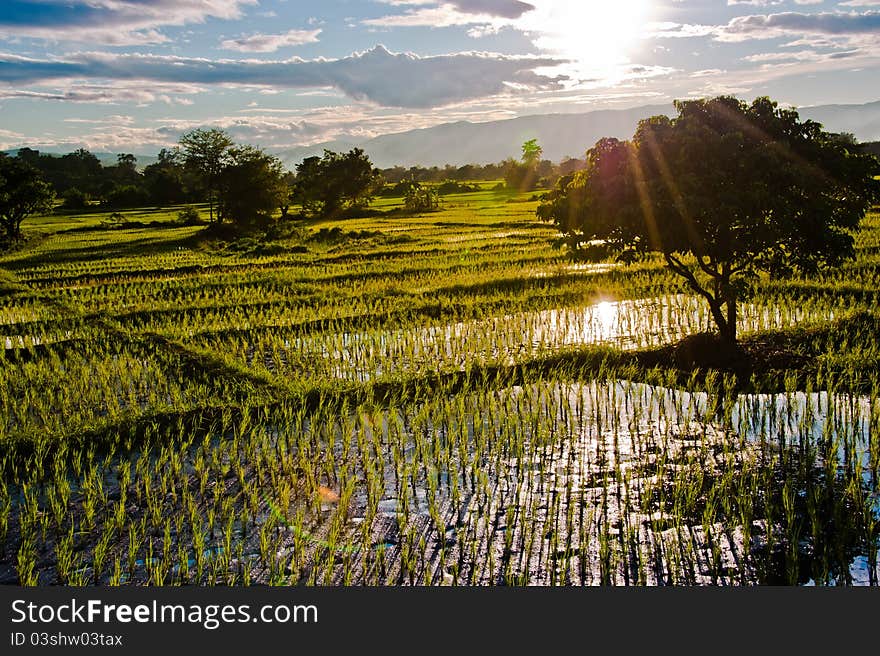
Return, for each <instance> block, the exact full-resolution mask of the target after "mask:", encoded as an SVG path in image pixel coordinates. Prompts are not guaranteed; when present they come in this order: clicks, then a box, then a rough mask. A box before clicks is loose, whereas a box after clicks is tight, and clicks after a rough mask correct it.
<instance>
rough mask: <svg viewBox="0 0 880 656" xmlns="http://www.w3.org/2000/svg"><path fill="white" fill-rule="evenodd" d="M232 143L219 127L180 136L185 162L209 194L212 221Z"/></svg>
mask: <svg viewBox="0 0 880 656" xmlns="http://www.w3.org/2000/svg"><path fill="white" fill-rule="evenodd" d="M232 145H233V143H232V139H231V138H230V137H229V135H228V134H226V132H224V131H223V130H220V129H217V128H211V129H209V130H204V129H197V130H191V131H190V132H187V133H186V134H184V135H183V136H182V137H180V147H181V149H182V152H183V159H184V162H185V163H186V165H187V166H188V167H190V168H191V169H192V170H193V171H194V172H195V173H196V175H197V176H198V178H199V179H200V181H201V183H202V185H203V186H204V189H205V192H206V194H207V197H208V208H209V218H210V220H211V221H213V220H214V202H215V199H216V195H217V184H218V180H219V177H220V173H221V172H222V171H223V167H224V165H225V160H226V157H227V155H228V152H229V149H230V148H231V147H232Z"/></svg>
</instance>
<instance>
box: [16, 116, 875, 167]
mask: <svg viewBox="0 0 880 656" xmlns="http://www.w3.org/2000/svg"><path fill="white" fill-rule="evenodd" d="M799 112H800V115H801V117H802V118H810V119H813V120H814V121H818V122H820V123H822V125H824V126H825V129H826V130H829V131H832V132H851V133H852V134H854V135H855V136H856V138H857V139H858V140H859V141H862V142H867V141H877V140H880V101H877V102H871V103H866V104H864V105H817V106H815V107H803V108H800V109H799ZM674 113H675V111H674V109H673V107H672V105H671V104H669V105H646V106H643V107H635V108H631V109H606V110H598V111H593V112H585V113H579V114H536V115H533V116H521V117H519V118H513V119H507V120H502V121H489V122H486V123H471V122H468V121H458V122H456V123H443V124H441V125H435V126H434V127H430V128H424V129H419V130H409V131H407V132H399V133H395V134H384V135H381V136H378V137H374V138H372V139H369V140H366V141H349V140H337V141H328V142H325V143H318V144H313V145H311V146H299V147H295V148H287V149H282V150H278V149H276V150H274V151H273V152H274V154H275V155H277V156H278V157H280V158H281V160H282V161H283V162H284V164H285V166H287V167H288V168H290V169H292V168H293V167H294V166H295V165H296V164H298V163H299V162H301V161H302V160H303V159H305V158H306V157H310V156H312V155H321V154H322V153H323V151H324V149H325V148H327V149H329V150H334V151H336V152H344V151H347V150H350V149H352V148H354V147H356V146H357V147H360V148H363V149H364V150H365V151H366V153H367V154H368V155H369V156H370V159H372V161H373V163H374V164H375V165H376V166H379V167H381V168H386V167H391V166H396V165H401V166H407V167H409V166H443V165H445V164H453V165H462V164H488V163H491V162H500V161H501V160H503V159H506V158H508V157H514V158H518V157H519V156H520V155H521V151H520V146H521V145H522V143H523V142H524V141H527V140H529V139H537V140H538V143H539V144H541V147H542V148H543V149H544V157H545V158H547V159H550V160H553V161H554V162H558V161H559V160H561V159H563V158H565V157H583V155H584V152H585V151H586V150H587V148H589V147H590V146H592V145H593V144H594V143H596V140H598V139H600V138H601V137H618V138H621V139H626V138H629V137H631V136H632V134H633V131H634V130H635V126H636V123H638V121H639V120H640V119H643V118H647V117H649V116H654V115H656V114H666V115H673V114H674ZM32 147H33V148H36V149H40V148H39V146H32ZM17 150H18V149H17V148H13V149H10V150H8V151H6V152H8V153H10V154H15V153H16V152H17ZM42 152H52V149H46V150H45V151H42ZM58 154H60V153H58ZM95 155H96V156H97V157H98V159H99V160H101V162H102V163H103V164H106V165H111V164H115V163H116V153H106V152H96V153H95ZM136 157H137V160H138V167H139V168H143V167H144V166H147V165H148V164H151V163H153V162H155V161H156V156H155V154H153V155H136Z"/></svg>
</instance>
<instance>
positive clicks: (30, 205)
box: [0, 155, 55, 239]
mask: <svg viewBox="0 0 880 656" xmlns="http://www.w3.org/2000/svg"><path fill="white" fill-rule="evenodd" d="M54 200H55V194H54V193H53V192H52V187H51V186H50V185H49V184H48V183H47V182H44V181H43V179H42V178H41V177H40V173H39V171H37V169H35V168H34V167H33V166H31V165H30V164H27V163H25V162H23V161H21V160H20V159H18V158H13V157H7V156H5V155H0V225H2V226H3V228H4V229H5V230H6V236H7V237H8V238H9V239H15V238H16V237H19V236H20V235H21V223H22V221H24V220H25V219H26V218H27V217H28V216H30V215H31V214H36V213H38V212H45V211H48V210H50V209H51V208H52V203H53V202H54Z"/></svg>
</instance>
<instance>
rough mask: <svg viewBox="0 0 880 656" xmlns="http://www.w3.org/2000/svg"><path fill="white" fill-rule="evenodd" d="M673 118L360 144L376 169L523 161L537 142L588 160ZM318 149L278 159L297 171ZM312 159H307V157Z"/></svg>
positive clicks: (431, 131)
mask: <svg viewBox="0 0 880 656" xmlns="http://www.w3.org/2000/svg"><path fill="white" fill-rule="evenodd" d="M664 113H665V114H669V113H672V105H652V106H646V107H636V108H634V109H622V110H617V109H609V110H600V111H595V112H588V113H585V114H543V115H535V116H522V117H520V118H513V119H507V120H502V121H490V122H487V123H470V122H468V121H458V122H456V123H443V124H441V125H435V126H434V127H430V128H423V129H419V130H410V131H408V132H400V133H397V134H385V135H381V136H378V137H375V138H373V139H370V140H368V141H364V142H361V143H359V144H352V145H351V146H349V148H350V147H352V146H354V145H357V146H359V147H361V148H363V149H364V150H365V151H366V153H367V154H368V155H369V156H370V159H371V160H372V161H373V163H374V164H375V165H376V166H379V167H382V168H385V167H390V166H395V165H398V164H399V165H401V166H407V167H408V166H417V165H422V166H434V165H436V166H443V165H444V164H455V165H461V164H487V163H489V162H500V161H501V160H503V159H506V158H508V157H515V158H519V157H520V155H521V154H522V152H521V150H520V146H521V145H522V143H523V142H524V141H527V140H528V139H537V140H538V143H539V144H541V147H542V148H543V149H544V157H545V158H546V159H550V160H553V161H559V160H561V159H563V158H564V157H583V154H584V152H585V151H586V149H587V148H588V147H589V146H592V145H593V144H594V143H595V142H596V140H597V139H600V138H602V137H619V138H626V137H630V136H632V133H633V129H634V128H635V125H636V123H637V122H638V121H639V119H642V118H646V117H648V116H653V115H655V114H664ZM325 147H326V148H330V150H335V149H334V148H333V147H331V146H330V145H327V144H316V145H315V146H312V147H311V148H310V149H301V148H297V149H291V150H285V151H281V152H279V153H277V154H278V156H279V157H281V159H282V160H283V161H284V162H285V164H287V165H288V166H290V167H292V166H293V165H295V164H297V163H298V162H299V161H301V160H302V158H303V153H304V152H306V151H307V152H308V154H320V153H321V152H322V150H323V148H325ZM306 156H308V155H306Z"/></svg>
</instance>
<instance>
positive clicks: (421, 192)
mask: <svg viewBox="0 0 880 656" xmlns="http://www.w3.org/2000/svg"><path fill="white" fill-rule="evenodd" d="M403 204H404V207H405V208H406V210H407V211H408V212H433V211H435V210H436V209H437V208H439V207H440V195H439V194H438V193H437V190H436V189H434V188H433V187H423V186H422V185H421V184H420V183H418V182H413V183H412V184H411V185H410V186H409V189H407V191H406V195H405V196H404V199H403Z"/></svg>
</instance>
